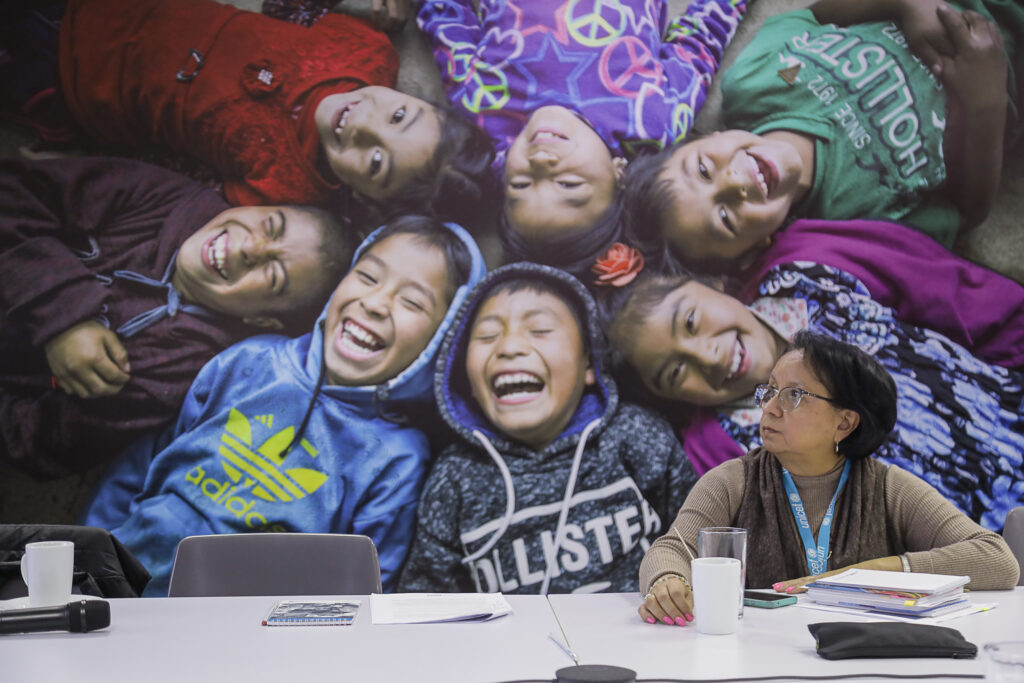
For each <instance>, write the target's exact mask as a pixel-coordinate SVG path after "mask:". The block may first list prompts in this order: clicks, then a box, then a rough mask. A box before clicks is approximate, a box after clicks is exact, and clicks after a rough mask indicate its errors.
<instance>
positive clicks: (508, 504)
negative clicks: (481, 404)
mask: <svg viewBox="0 0 1024 683" xmlns="http://www.w3.org/2000/svg"><path fill="white" fill-rule="evenodd" d="M473 436H474V437H476V439H477V440H478V441H479V442H480V443H481V444H483V447H484V450H485V451H487V454H488V455H490V456H491V459H492V460H494V464H495V465H497V466H498V469H499V470H501V478H502V479H503V480H504V481H505V517H504V518H503V519H502V520H501V526H500V527H498V529H497V530H496V531H495V532H494V533H493V534H492V535H491V537H490V539H488V541H487V543H485V544H484V545H483V547H481V548H480V549H479V550H477V551H476V552H475V553H473V554H472V555H468V556H466V557H464V558H463V559H462V562H463V563H464V564H469V563H470V562H472V561H473V560H475V559H477V558H478V557H481V556H483V555H484V554H485V553H486V552H487V551H488V550H490V549H491V548H493V547H494V544H495V543H497V542H498V540H499V539H500V538H501V537H502V536H503V535H504V534H505V530H506V529H508V525H509V524H511V523H512V515H513V514H515V511H516V489H515V486H513V485H512V473H511V472H509V471H508V465H506V464H505V461H504V460H503V459H502V457H501V455H500V454H499V453H498V451H497V450H495V448H494V446H492V445H491V442H490V441H489V440H488V439H487V437H486V436H484V434H483V432H481V431H480V430H478V429H474V430H473ZM473 577H474V579H475V578H476V572H475V571H474V572H473Z"/></svg>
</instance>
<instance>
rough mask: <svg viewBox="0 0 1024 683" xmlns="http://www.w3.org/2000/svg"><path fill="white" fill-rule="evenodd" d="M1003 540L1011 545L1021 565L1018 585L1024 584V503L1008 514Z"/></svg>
mask: <svg viewBox="0 0 1024 683" xmlns="http://www.w3.org/2000/svg"><path fill="white" fill-rule="evenodd" d="M1003 540H1004V541H1006V545H1008V546H1010V550H1012V551H1013V556H1014V557H1016V558H1017V564H1018V565H1019V566H1020V569H1021V573H1020V578H1019V579H1017V585H1018V586H1024V505H1022V506H1019V507H1015V508H1013V509H1012V510H1010V514H1008V515H1006V526H1004V527H1003Z"/></svg>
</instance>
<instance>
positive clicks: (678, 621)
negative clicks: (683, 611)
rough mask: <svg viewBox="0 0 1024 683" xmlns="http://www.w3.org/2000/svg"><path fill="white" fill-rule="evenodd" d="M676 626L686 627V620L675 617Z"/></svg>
mask: <svg viewBox="0 0 1024 683" xmlns="http://www.w3.org/2000/svg"><path fill="white" fill-rule="evenodd" d="M676 626H686V619H683V618H682V617H676Z"/></svg>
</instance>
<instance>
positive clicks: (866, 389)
mask: <svg viewBox="0 0 1024 683" xmlns="http://www.w3.org/2000/svg"><path fill="white" fill-rule="evenodd" d="M792 348H793V349H794V350H799V351H802V352H803V354H804V361H805V362H806V363H807V364H808V365H809V366H810V368H811V371H812V372H813V373H814V375H815V377H817V378H818V380H819V381H820V382H821V383H822V384H824V385H825V387H826V388H827V389H828V391H829V394H831V396H832V400H833V401H835V402H836V404H837V405H839V406H841V407H843V408H847V409H849V410H852V411H854V412H856V413H857V414H858V415H860V424H859V425H857V428H856V429H854V430H853V431H852V432H851V433H850V435H849V436H847V437H846V438H845V439H843V440H842V441H840V442H839V454H840V455H844V456H846V457H847V458H850V459H851V460H854V459H857V458H866V457H867V456H869V455H871V454H872V453H874V452H875V451H876V450H878V447H879V446H880V445H881V444H882V441H884V440H885V438H886V437H887V436H888V435H889V433H890V432H891V431H892V429H893V427H894V426H895V425H896V383H895V382H894V381H893V379H892V376H891V375H890V374H889V373H888V371H886V369H885V368H884V367H882V364H881V363H879V362H878V361H877V360H875V359H874V358H873V357H872V356H871V355H870V354H867V353H865V352H864V351H861V350H860V349H859V348H857V347H856V346H853V345H852V344H847V343H845V342H841V341H838V340H836V339H832V338H831V337H826V336H825V335H822V334H815V333H813V332H808V331H807V330H802V331H801V332H798V333H797V334H796V336H795V337H794V338H793V344H792Z"/></svg>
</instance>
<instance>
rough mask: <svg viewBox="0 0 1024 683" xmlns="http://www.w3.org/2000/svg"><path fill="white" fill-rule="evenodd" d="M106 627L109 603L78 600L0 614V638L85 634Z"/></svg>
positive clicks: (12, 610) (108, 619) (108, 620)
mask: <svg viewBox="0 0 1024 683" xmlns="http://www.w3.org/2000/svg"><path fill="white" fill-rule="evenodd" d="M107 626H110V603H109V602H107V601H106V600H78V601H76V602H69V603H68V604H66V605H54V606H53V607H30V608H28V609H10V610H3V611H0V634H4V633H37V632H39V631H71V632H72V633H85V632H86V631H94V630H96V629H98V628H106V627H107Z"/></svg>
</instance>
